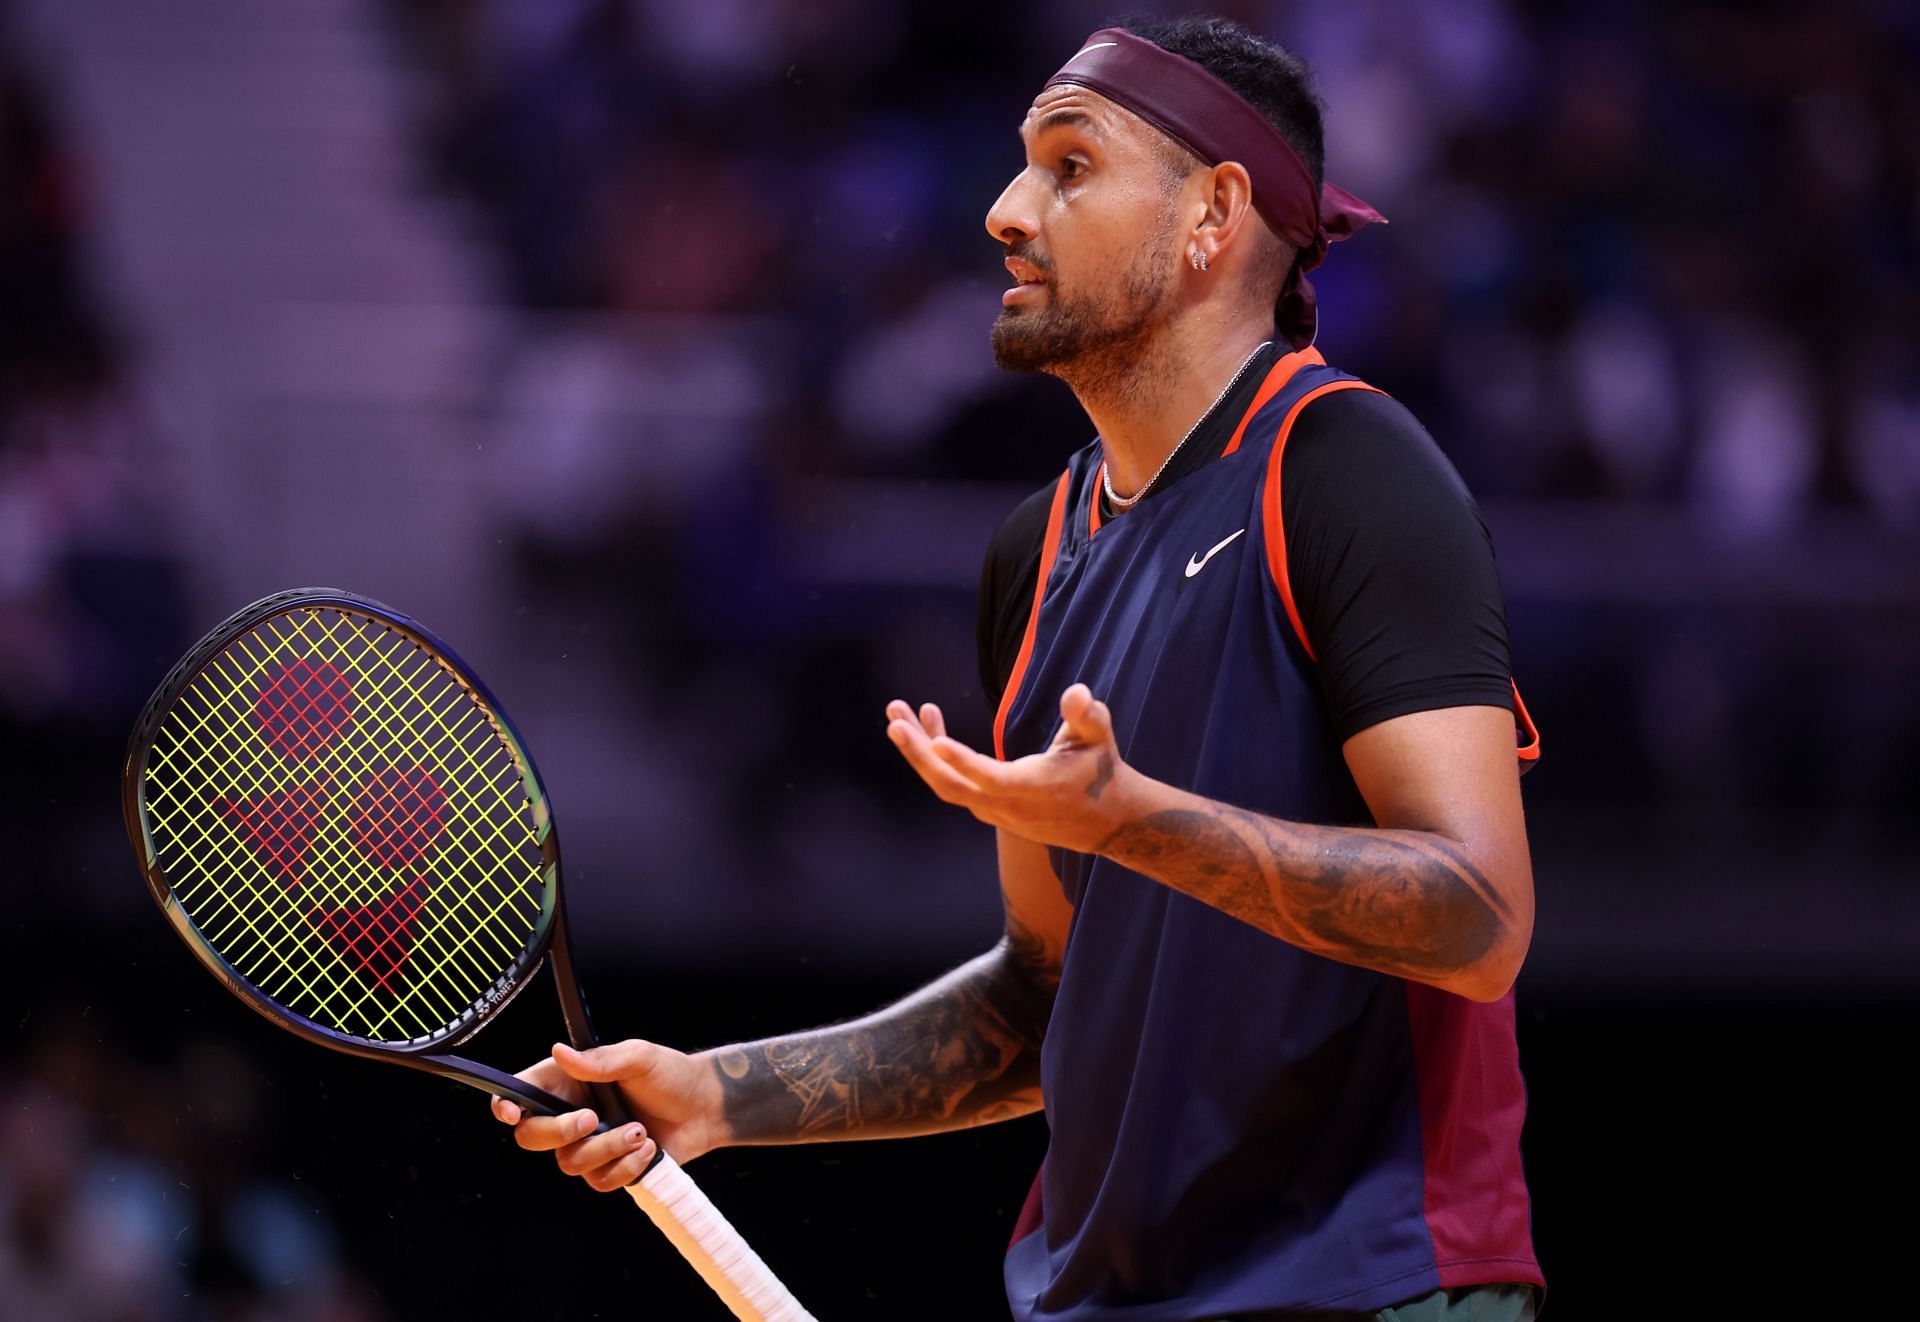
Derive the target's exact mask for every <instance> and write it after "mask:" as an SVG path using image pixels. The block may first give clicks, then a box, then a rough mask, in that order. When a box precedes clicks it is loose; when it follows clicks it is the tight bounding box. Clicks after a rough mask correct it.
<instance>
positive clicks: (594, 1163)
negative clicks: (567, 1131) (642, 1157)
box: [553, 1122, 653, 1189]
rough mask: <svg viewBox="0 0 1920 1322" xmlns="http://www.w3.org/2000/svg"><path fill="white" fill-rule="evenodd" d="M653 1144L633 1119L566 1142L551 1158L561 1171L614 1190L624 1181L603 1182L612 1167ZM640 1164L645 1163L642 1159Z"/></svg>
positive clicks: (642, 1126) (609, 1178)
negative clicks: (603, 1130)
mask: <svg viewBox="0 0 1920 1322" xmlns="http://www.w3.org/2000/svg"><path fill="white" fill-rule="evenodd" d="M652 1146H653V1141H652V1140H651V1139H649V1138H648V1137H647V1130H646V1126H644V1125H642V1124H639V1123H638V1122H635V1123H633V1124H626V1125H621V1126H620V1127H619V1128H618V1129H609V1130H608V1131H607V1132H606V1133H604V1134H594V1135H592V1136H591V1137H589V1138H583V1139H581V1140H580V1141H579V1142H577V1143H569V1144H567V1146H565V1147H563V1148H560V1149H558V1150H557V1151H555V1152H554V1154H553V1159H554V1162H555V1163H556V1164H557V1165H558V1166H559V1167H560V1169H561V1170H562V1171H563V1172H565V1173H566V1174H568V1175H578V1176H580V1177H582V1178H583V1179H585V1180H586V1182H587V1183H588V1184H591V1185H593V1187H594V1188H596V1189H617V1188H619V1187H620V1185H621V1184H624V1183H626V1181H624V1180H623V1181H621V1182H620V1183H619V1184H614V1183H608V1182H606V1181H610V1180H611V1179H612V1178H613V1173H612V1170H611V1168H614V1167H618V1166H619V1165H620V1164H621V1163H622V1162H624V1161H628V1160H631V1159H633V1158H635V1157H637V1156H638V1155H639V1152H640V1150H641V1149H642V1148H650V1147H652ZM641 1164H643V1165H644V1162H643V1163H641ZM635 1174H638V1171H636V1172H635Z"/></svg>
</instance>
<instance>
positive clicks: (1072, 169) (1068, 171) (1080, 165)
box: [1060, 156, 1087, 179]
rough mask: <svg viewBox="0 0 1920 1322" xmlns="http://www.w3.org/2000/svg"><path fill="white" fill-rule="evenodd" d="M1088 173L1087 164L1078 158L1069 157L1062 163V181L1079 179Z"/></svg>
mask: <svg viewBox="0 0 1920 1322" xmlns="http://www.w3.org/2000/svg"><path fill="white" fill-rule="evenodd" d="M1086 172H1087V163H1086V162H1085V161H1083V160H1081V159H1080V158H1079V157H1077V156H1069V157H1067V158H1065V159H1064V160H1062V161H1061V162H1060V177H1061V178H1062V179H1078V178H1079V177H1080V176H1081V175H1083V174H1085V173H1086Z"/></svg>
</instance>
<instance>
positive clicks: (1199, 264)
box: [1187, 248, 1207, 271]
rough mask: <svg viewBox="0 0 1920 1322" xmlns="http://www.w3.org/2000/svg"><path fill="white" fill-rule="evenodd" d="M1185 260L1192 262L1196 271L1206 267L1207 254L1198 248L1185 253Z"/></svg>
mask: <svg viewBox="0 0 1920 1322" xmlns="http://www.w3.org/2000/svg"><path fill="white" fill-rule="evenodd" d="M1187 260H1188V261H1190V262H1192V263H1193V269H1194V270H1196V271H1204V270H1206V269H1207V255H1206V254H1205V253H1203V252H1201V251H1200V250H1199V249H1198V248H1195V249H1194V250H1193V251H1192V252H1190V253H1188V254H1187Z"/></svg>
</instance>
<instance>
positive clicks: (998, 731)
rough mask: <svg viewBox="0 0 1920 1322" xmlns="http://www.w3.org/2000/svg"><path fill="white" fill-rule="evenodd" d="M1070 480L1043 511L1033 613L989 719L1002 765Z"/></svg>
mask: <svg viewBox="0 0 1920 1322" xmlns="http://www.w3.org/2000/svg"><path fill="white" fill-rule="evenodd" d="M1071 476H1072V470H1068V471H1067V472H1065V473H1062V474H1060V481H1059V482H1058V484H1056V485H1055V486H1054V488H1053V504H1052V506H1051V507H1050V508H1049V509H1048V510H1047V531H1046V533H1045V535H1044V536H1043V537H1042V538H1041V540H1040V578H1039V581H1038V582H1036V583H1035V584H1034V585H1033V609H1032V610H1030V611H1028V612H1027V631H1026V633H1025V634H1024V635H1022V637H1021V639H1020V651H1019V654H1018V655H1016V656H1015V657H1014V658H1013V673H1012V674H1010V675H1008V676H1007V687H1006V690H1005V691H1004V692H1002V693H1001V695H1000V710H999V711H997V712H995V713H994V716H993V754H994V756H995V757H997V758H999V759H1000V760H1001V761H1002V762H1004V761H1006V760H1007V713H1008V712H1010V711H1012V710H1013V695H1014V694H1016V693H1018V692H1019V691H1020V681H1021V679H1022V678H1024V677H1025V675H1026V673H1027V662H1028V661H1029V660H1031V659H1032V658H1033V635H1034V631H1035V630H1036V629H1037V628H1038V627H1039V624H1040V603H1041V602H1042V601H1043V600H1045V599H1046V595H1047V576H1048V575H1049V574H1051V573H1052V572H1053V560H1054V556H1055V555H1056V554H1057V553H1058V551H1059V550H1060V534H1061V531H1062V529H1063V525H1064V524H1065V523H1066V521H1067V483H1068V479H1069V478H1070V477H1071ZM1095 503H1096V504H1098V502H1097V501H1096V502H1095Z"/></svg>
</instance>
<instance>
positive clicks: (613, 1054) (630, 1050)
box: [553, 1037, 660, 1083]
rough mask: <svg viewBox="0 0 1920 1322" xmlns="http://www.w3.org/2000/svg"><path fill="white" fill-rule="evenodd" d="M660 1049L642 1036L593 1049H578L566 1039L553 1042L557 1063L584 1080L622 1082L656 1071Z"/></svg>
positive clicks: (585, 1081)
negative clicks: (642, 1038)
mask: <svg viewBox="0 0 1920 1322" xmlns="http://www.w3.org/2000/svg"><path fill="white" fill-rule="evenodd" d="M659 1060H660V1048H658V1047H656V1046H654V1044H653V1043H651V1042H642V1041H641V1040H640V1039H639V1038H637V1037H634V1038H628V1039H627V1040H626V1041H625V1042H610V1043H608V1044H607V1045H605V1046H600V1047H594V1048H593V1049H592V1050H590V1051H575V1050H574V1049H573V1048H572V1047H570V1046H568V1045H567V1044H566V1043H565V1042H556V1043H554V1044H553V1063H554V1064H555V1065H557V1066H558V1067H559V1068H560V1069H561V1070H563V1071H564V1072H565V1073H566V1076H567V1077H568V1078H570V1079H578V1080H580V1081H581V1082H582V1083H621V1082H626V1081H629V1080H634V1079H643V1078H645V1077H646V1076H647V1075H649V1074H651V1073H653V1071H654V1067H655V1066H656V1065H657V1064H658V1063H659Z"/></svg>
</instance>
